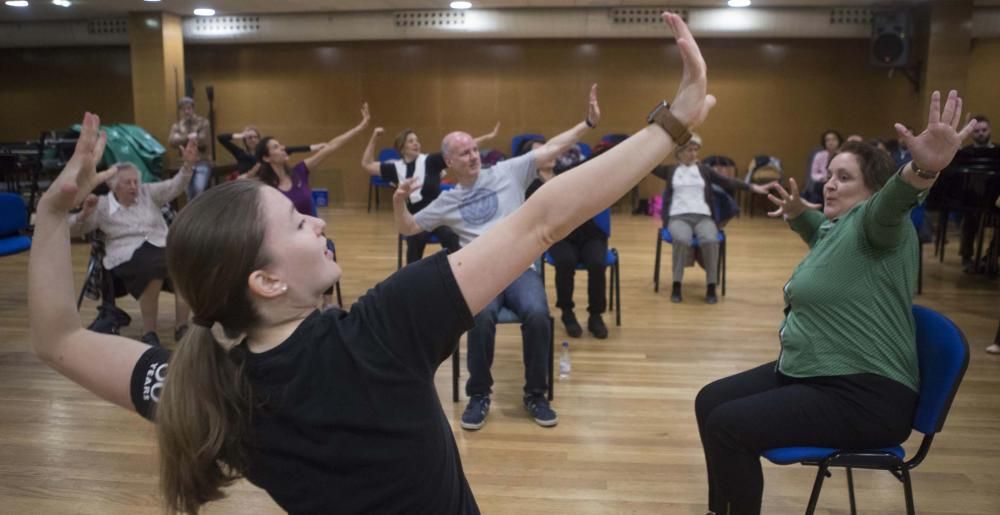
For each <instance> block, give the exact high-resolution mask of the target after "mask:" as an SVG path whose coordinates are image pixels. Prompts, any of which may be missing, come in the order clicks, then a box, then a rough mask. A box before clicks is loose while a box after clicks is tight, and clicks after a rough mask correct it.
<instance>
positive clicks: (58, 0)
mask: <svg viewBox="0 0 1000 515" xmlns="http://www.w3.org/2000/svg"><path fill="white" fill-rule="evenodd" d="M52 3H53V4H55V5H58V6H59V7H69V6H70V1H69V0H52Z"/></svg>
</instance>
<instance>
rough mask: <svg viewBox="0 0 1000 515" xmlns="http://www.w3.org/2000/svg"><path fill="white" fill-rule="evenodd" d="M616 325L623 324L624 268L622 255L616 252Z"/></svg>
mask: <svg viewBox="0 0 1000 515" xmlns="http://www.w3.org/2000/svg"><path fill="white" fill-rule="evenodd" d="M615 256H616V258H615V325H616V326H618V327H621V325H622V269H621V264H622V262H621V256H618V253H617V252H615Z"/></svg>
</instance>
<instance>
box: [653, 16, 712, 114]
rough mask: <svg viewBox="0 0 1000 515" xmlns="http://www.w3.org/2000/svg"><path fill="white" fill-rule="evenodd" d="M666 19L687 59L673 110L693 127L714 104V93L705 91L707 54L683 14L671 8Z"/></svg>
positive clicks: (706, 83)
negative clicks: (700, 46) (703, 51)
mask: <svg viewBox="0 0 1000 515" xmlns="http://www.w3.org/2000/svg"><path fill="white" fill-rule="evenodd" d="M663 20H664V21H665V22H667V25H670V28H671V30H673V32H674V38H676V39H677V47H678V49H679V50H680V52H681V60H682V61H683V62H684V73H683V75H682V76H681V83H680V85H679V86H678V87H677V94H676V95H675V96H674V101H673V102H671V103H670V112H671V114H673V115H674V117H675V118H677V120H678V121H680V122H681V123H683V124H684V126H685V127H687V128H688V130H691V129H693V128H694V127H697V126H698V125H701V123H702V122H704V121H705V118H706V117H707V116H708V111H709V110H710V109H712V106H714V105H715V97H714V96H712V95H708V94H707V93H706V92H707V91H708V78H707V68H706V66H705V58H703V57H702V55H701V50H700V49H699V48H698V43H697V42H696V41H695V40H694V36H692V35H691V31H690V30H689V29H688V26H687V24H686V23H684V20H682V19H681V17H680V16H677V15H676V14H673V13H669V12H665V13H663Z"/></svg>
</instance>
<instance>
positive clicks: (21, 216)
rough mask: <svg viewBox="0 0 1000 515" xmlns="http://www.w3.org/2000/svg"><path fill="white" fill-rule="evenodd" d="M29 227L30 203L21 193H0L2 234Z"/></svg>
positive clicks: (0, 228) (13, 232) (0, 230)
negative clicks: (28, 203)
mask: <svg viewBox="0 0 1000 515" xmlns="http://www.w3.org/2000/svg"><path fill="white" fill-rule="evenodd" d="M27 228H28V205H27V204H26V203H25V202H24V199H23V198H21V196H20V195H15V194H13V193H0V236H7V235H10V234H15V233H17V232H18V231H22V230H24V229H27Z"/></svg>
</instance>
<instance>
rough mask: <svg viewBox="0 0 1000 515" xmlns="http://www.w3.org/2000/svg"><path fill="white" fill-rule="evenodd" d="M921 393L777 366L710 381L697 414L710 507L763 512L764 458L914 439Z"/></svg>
mask: <svg viewBox="0 0 1000 515" xmlns="http://www.w3.org/2000/svg"><path fill="white" fill-rule="evenodd" d="M916 405H917V394H916V392H914V391H913V390H911V389H909V388H908V387H906V386H905V385H903V384H901V383H899V382H896V381H893V380H891V379H887V378H885V377H882V376H878V375H875V374H855V375H847V376H836V377H811V378H803V379H800V378H793V377H789V376H786V375H784V374H781V373H779V372H777V371H776V369H775V362H771V363H767V364H765V365H761V366H759V367H757V368H754V369H751V370H747V371H746V372H741V373H739V374H736V375H733V376H729V377H726V378H723V379H720V380H718V381H715V382H713V383H710V384H708V385H707V386H705V387H704V388H702V389H701V391H700V392H698V397H697V399H696V400H695V414H696V416H697V419H698V432H699V433H700V435H701V443H702V446H703V447H704V448H705V461H706V463H707V465H708V508H709V509H710V510H711V511H714V512H716V513H718V514H720V515H721V514H728V515H737V514H738V515H747V514H751V515H752V514H757V513H760V508H761V496H762V494H763V491H764V476H763V473H762V472H761V465H760V453H761V452H762V451H766V450H768V449H774V448H778V447H793V446H805V447H834V448H846V449H869V448H878V447H891V446H893V445H898V444H900V443H902V442H903V441H905V440H906V438H907V437H908V436H909V434H910V428H911V426H912V423H913V413H914V411H915V409H916Z"/></svg>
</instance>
